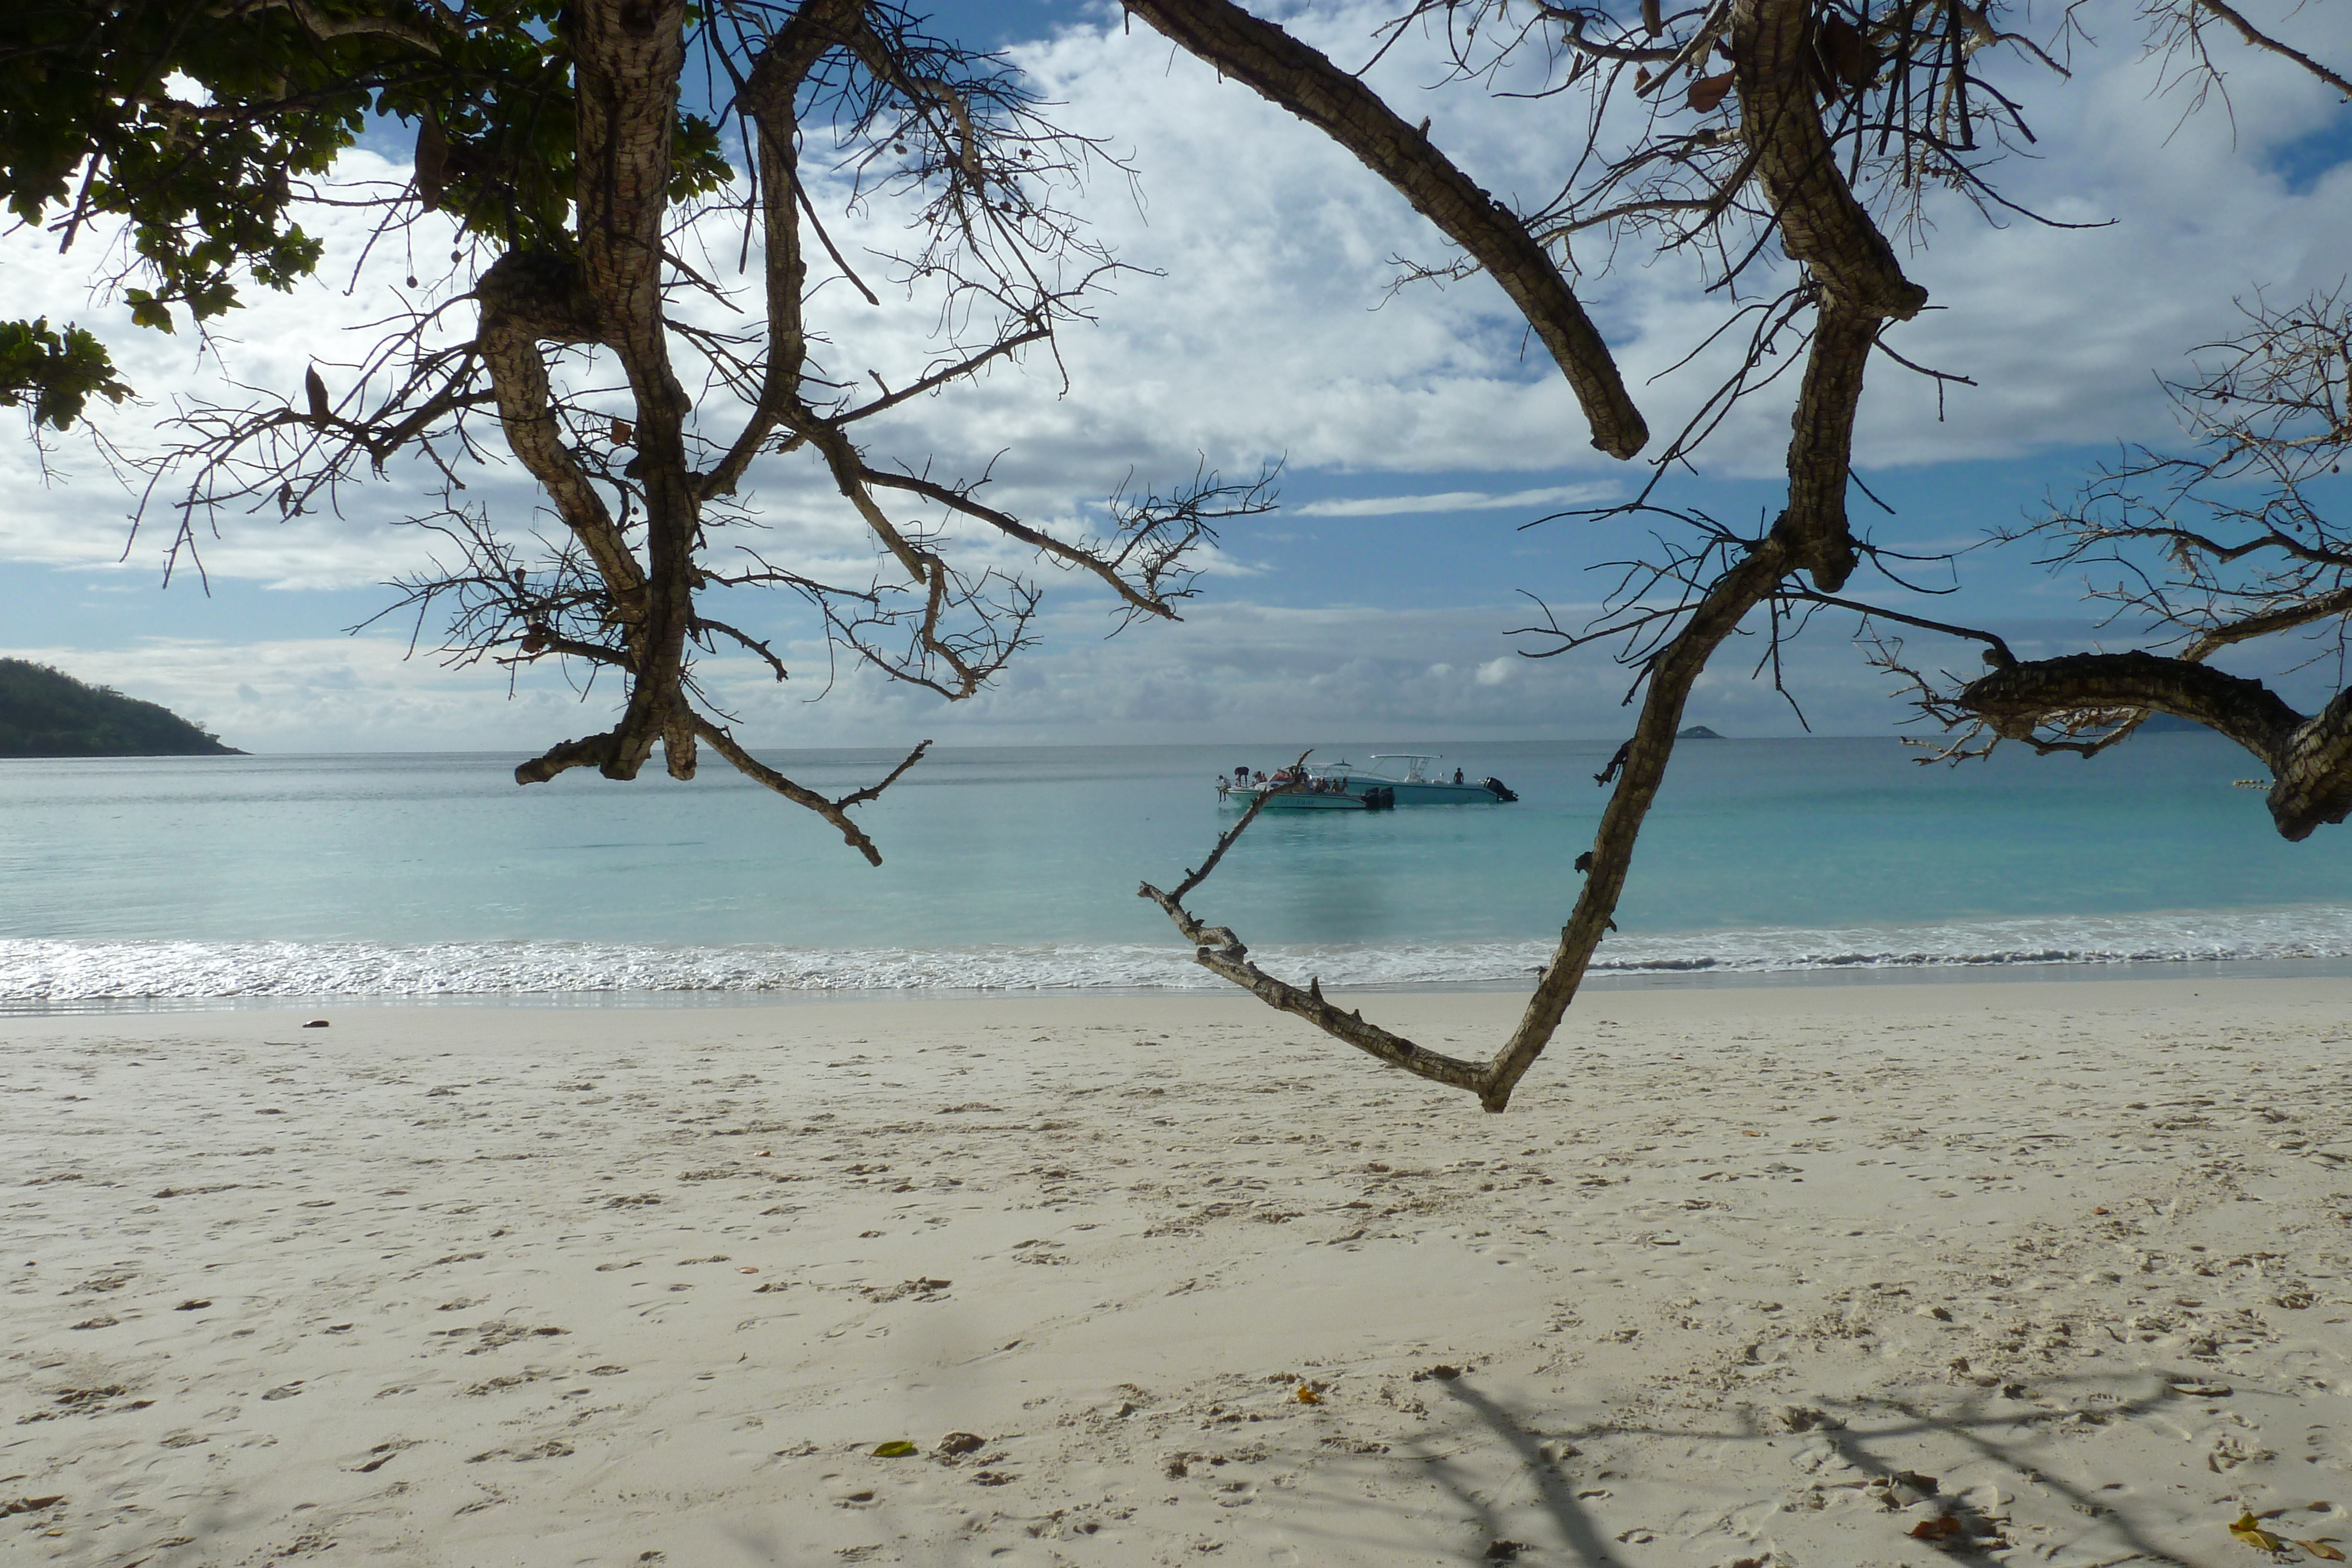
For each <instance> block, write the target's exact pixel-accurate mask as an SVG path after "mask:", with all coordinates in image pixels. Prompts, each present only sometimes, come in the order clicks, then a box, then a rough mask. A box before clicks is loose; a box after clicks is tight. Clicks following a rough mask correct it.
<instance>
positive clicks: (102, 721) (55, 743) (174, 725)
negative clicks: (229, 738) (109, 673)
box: [0, 659, 242, 757]
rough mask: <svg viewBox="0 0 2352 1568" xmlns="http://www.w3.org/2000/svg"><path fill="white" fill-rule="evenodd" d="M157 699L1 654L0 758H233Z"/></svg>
mask: <svg viewBox="0 0 2352 1568" xmlns="http://www.w3.org/2000/svg"><path fill="white" fill-rule="evenodd" d="M239 755H242V754H241V753H239V752H238V751H237V750H236V747H228V746H223V745H222V744H221V742H220V737H218V736H215V735H212V734H210V733H208V732H207V731H205V730H204V729H201V728H199V727H196V726H195V725H193V724H190V723H189V722H188V721H187V720H186V719H184V718H182V717H181V716H179V715H178V714H175V713H173V711H172V710H171V709H169V708H167V707H164V706H162V705H161V704H158V703H151V702H142V701H141V700H140V699H139V698H137V697H127V696H124V695H122V694H121V692H118V691H116V690H114V689H113V688H112V687H110V686H93V685H89V684H87V683H86V682H82V681H78V680H76V679H74V678H73V677H72V676H71V675H68V674H66V673H65V672H64V671H63V670H59V669H55V668H52V667H51V666H49V665H47V664H34V663H33V662H32V661H31V660H29V659H0V757H235V756H239Z"/></svg>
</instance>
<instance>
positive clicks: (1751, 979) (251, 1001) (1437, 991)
mask: <svg viewBox="0 0 2352 1568" xmlns="http://www.w3.org/2000/svg"><path fill="white" fill-rule="evenodd" d="M2347 978H2352V957H2314V958H2190V959H2163V960H2146V959H2116V960H2102V961H2094V962H2076V963H2068V962H2064V961H2058V960H2053V961H2051V962H2048V963H2039V962H2023V961H2019V962H2002V963H1963V962H1949V961H1947V962H1936V963H1918V964H1884V965H1861V964H1857V965H1850V966H1828V965H1824V966H1820V967H1810V968H1792V969H1778V970H1759V969H1728V968H1722V969H1718V968H1660V969H1643V970H1638V971H1631V972H1628V971H1621V970H1601V971H1597V972H1594V973H1591V974H1588V975H1587V976H1586V977H1585V979H1584V982H1583V984H1582V985H1581V986H1580V987H1579V988H1578V993H1577V994H1578V996H1579V997H1580V998H1582V997H1586V996H1591V995H1605V994H1613V993H1616V992H1621V991H1646V990H1658V991H1676V990H1690V991H1706V990H1769V989H1781V988H1796V989H1809V988H1841V987H1847V986H1863V987H1870V986H1918V985H1958V986H1972V985H2013V984H2052V985H2074V984H2081V983H2084V982H2100V981H2111V982H2116V983H2139V982H2154V981H2168V980H2209V979H2210V980H2216V981H2221V980H2331V979H2347ZM1531 989H1532V986H1531V985H1530V984H1528V983H1527V982H1522V981H1516V980H1465V981H1461V982H1457V983H1454V984H1451V985H1446V984H1432V983H1428V982H1417V981H1400V982H1398V983H1396V984H1394V985H1339V984H1334V985H1332V986H1329V987H1328V988H1327V990H1328V994H1330V995H1332V996H1335V997H1339V996H1346V997H1364V998H1384V997H1412V996H1465V997H1472V996H1486V997H1502V996H1524V995H1526V994H1528V991H1529V990H1531ZM1238 994H1239V993H1238V992H1237V991H1236V990H1234V988H1230V987H1227V986H1223V985H1220V984H1214V983H1211V984H1203V985H1201V986H1198V987H1186V988H1177V987H1172V986H1086V987H1079V986H1042V985H1041V986H1034V987H1022V988H1015V987H986V988H982V987H965V988H947V987H940V988H894V987H885V986H875V987H864V988H854V987H837V988H815V987H810V988H798V989H794V988H782V987H778V988H767V989H752V988H741V989H722V988H707V989H689V988H677V989H663V990H641V989H626V988H614V989H611V990H562V991H553V990H551V991H446V992H434V993H426V994H405V993H400V992H389V991H385V992H338V991H318V992H312V993H309V994H307V995H297V996H285V995H257V996H212V997H173V996H151V997H85V998H62V999H57V1000H49V999H45V998H0V1019H12V1018H50V1017H58V1018H79V1017H113V1016H121V1015H137V1014H142V1013H163V1014H173V1013H205V1012H222V1011H233V1012H246V1011H270V1010H284V1009H304V1008H309V1009H326V1008H335V1007H346V1008H368V1009H375V1008H426V1009H436V1008H516V1009H542V1008H544V1009H587V1010H602V1009H614V1010H637V1009H645V1010H653V1011H662V1010H667V1009H686V1010H692V1009H713V1008H715V1009H730V1008H764V1007H780V1008H797V1007H812V1006H816V1007H822V1006H827V1005H831V1004H835V1003H842V1004H861V1005H862V1004H866V1003H906V1002H1028V1001H1034V1002H1048V1003H1049V1002H1052V1001H1055V1000H1057V999H1069V1000H1084V999H1087V998H1108V999H1121V1000H1129V999H1133V1000H1150V999H1155V998H1165V999H1167V1000H1170V1001H1177V1000H1181V999H1185V998H1215V997H1224V996H1234V995H1238ZM1572 1010H1573V1009H1572V1007H1571V1011H1572Z"/></svg>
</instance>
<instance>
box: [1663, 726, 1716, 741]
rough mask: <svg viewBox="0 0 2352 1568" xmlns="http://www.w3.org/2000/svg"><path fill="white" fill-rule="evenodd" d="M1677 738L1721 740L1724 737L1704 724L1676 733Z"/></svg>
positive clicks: (1679, 730)
mask: <svg viewBox="0 0 2352 1568" xmlns="http://www.w3.org/2000/svg"><path fill="white" fill-rule="evenodd" d="M1722 738H1723V737H1721V736H1719V735H1717V734H1716V733H1715V731H1713V730H1711V729H1709V728H1707V727H1706V726H1705V725H1703V724H1695V725H1693V726H1691V727H1689V728H1688V729H1678V730H1676V731H1675V739H1676V740H1721V739H1722Z"/></svg>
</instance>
